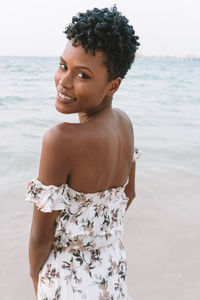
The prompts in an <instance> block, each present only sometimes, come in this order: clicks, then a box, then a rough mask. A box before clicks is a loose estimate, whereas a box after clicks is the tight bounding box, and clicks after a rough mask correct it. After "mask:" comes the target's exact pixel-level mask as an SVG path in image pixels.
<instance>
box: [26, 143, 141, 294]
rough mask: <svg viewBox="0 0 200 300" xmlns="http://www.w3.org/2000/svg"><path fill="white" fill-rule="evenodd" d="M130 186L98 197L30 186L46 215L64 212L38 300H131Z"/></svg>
mask: <svg viewBox="0 0 200 300" xmlns="http://www.w3.org/2000/svg"><path fill="white" fill-rule="evenodd" d="M136 149H137V148H136ZM135 153H136V154H137V152H136V151H135ZM136 158H137V157H136ZM127 183H128V179H127V181H126V183H125V184H124V185H123V186H120V187H115V188H110V189H108V190H105V191H102V192H96V193H83V192H78V191H75V190H73V189H72V188H70V187H69V186H68V185H67V184H63V185H61V186H59V187H57V186H54V185H48V186H46V185H44V184H42V183H41V182H40V181H39V180H38V178H34V179H33V180H31V181H30V182H29V183H28V188H27V192H26V199H25V200H26V201H31V202H34V203H35V204H36V206H37V208H38V209H39V210H40V211H42V212H44V213H50V212H52V211H53V210H59V214H58V215H57V218H56V230H55V237H54V241H53V244H52V248H51V251H50V254H49V256H48V258H47V260H46V261H45V263H44V265H43V266H42V268H41V270H40V272H39V280H38V295H37V299H38V300H57V299H59V300H80V299H87V300H122V299H125V300H131V298H130V297H129V296H128V292H127V263H126V252H125V248H124V244H123V239H122V234H123V219H124V215H125V210H126V206H127V202H128V200H129V198H128V197H126V195H125V193H124V188H125V186H126V184H127Z"/></svg>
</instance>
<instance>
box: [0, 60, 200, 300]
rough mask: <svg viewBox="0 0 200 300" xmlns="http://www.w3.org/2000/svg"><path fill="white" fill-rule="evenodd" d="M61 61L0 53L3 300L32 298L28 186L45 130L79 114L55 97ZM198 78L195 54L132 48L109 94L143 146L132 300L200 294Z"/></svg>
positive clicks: (132, 242)
mask: <svg viewBox="0 0 200 300" xmlns="http://www.w3.org/2000/svg"><path fill="white" fill-rule="evenodd" d="M57 67H58V58H56V57H0V146H1V147H0V195H1V201H0V211H1V218H0V228H1V235H0V236H1V237H0V242H1V245H2V246H1V250H0V264H1V270H0V277H1V279H2V280H1V282H0V290H1V293H2V295H1V299H3V300H11V299H20V300H25V299H31V300H32V299H34V295H33V289H32V285H31V282H30V280H29V279H28V272H29V271H28V254H27V253H28V250H27V249H28V236H29V230H30V222H31V213H32V207H31V205H30V204H29V203H25V201H24V196H25V189H26V185H27V181H28V180H29V179H31V178H33V177H35V176H36V175H37V174H38V167H39V159H40V151H41V142H42V137H43V135H44V133H45V131H46V130H47V129H48V128H50V127H52V126H54V125H56V124H58V123H60V122H64V121H67V122H78V118H77V116H76V115H75V114H74V115H63V114H60V113H59V112H57V111H56V109H55V107H54V103H55V95H56V89H55V87H54V73H55V71H56V69H57ZM199 78H200V60H198V59H193V60H192V59H188V60H183V59H177V58H162V59H161V58H150V57H149V58H147V57H146V58H137V59H136V60H135V63H134V64H133V66H132V68H131V70H130V71H129V73H128V74H127V77H126V78H125V80H124V81H123V82H122V84H121V87H120V88H119V90H118V92H117V93H116V95H115V97H114V100H113V107H118V108H120V109H122V110H124V111H125V112H126V113H127V114H128V115H129V117H130V119H131V120H132V123H133V127H134V134H135V147H137V148H139V150H140V152H141V153H142V155H141V157H140V158H139V159H138V160H137V163H136V164H137V166H136V199H135V200H134V204H133V205H132V207H130V209H129V212H128V216H127V218H126V228H127V231H126V232H127V233H126V237H125V242H126V246H127V253H128V257H129V261H128V265H129V270H130V271H129V272H130V276H129V286H130V294H131V295H132V296H133V297H134V298H135V299H136V300H146V299H148V300H160V299H162V300H168V299H174V300H180V299H181V300H189V299H191V297H192V299H200V291H199V280H200V261H199V247H200V243H199V236H200V213H199V212H200V196H199V195H200V189H199V182H200V84H199ZM130 227H131V232H130ZM133 249H134V251H133ZM166 262H167V264H166ZM13 268H14V269H13ZM19 268H20V270H22V273H21V277H19V278H18V276H17V277H16V276H13V274H17V270H18V269H19ZM163 270H164V272H163ZM10 286H12V289H10ZM144 287H145V288H144ZM155 295H156V296H155Z"/></svg>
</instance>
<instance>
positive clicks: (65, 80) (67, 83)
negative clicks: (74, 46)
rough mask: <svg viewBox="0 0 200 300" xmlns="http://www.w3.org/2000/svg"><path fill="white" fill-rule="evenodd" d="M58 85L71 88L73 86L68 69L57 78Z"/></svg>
mask: <svg viewBox="0 0 200 300" xmlns="http://www.w3.org/2000/svg"><path fill="white" fill-rule="evenodd" d="M59 85H60V87H62V88H66V89H72V87H73V78H72V75H71V74H70V72H69V71H65V72H64V73H63V74H62V75H61V76H60V80H59Z"/></svg>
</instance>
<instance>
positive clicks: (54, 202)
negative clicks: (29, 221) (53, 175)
mask: <svg viewBox="0 0 200 300" xmlns="http://www.w3.org/2000/svg"><path fill="white" fill-rule="evenodd" d="M25 201H29V202H33V203H35V204H36V206H37V208H38V210H40V211H42V212H52V211H53V210H63V209H65V208H66V207H68V206H69V197H68V185H67V184H62V185H61V186H55V185H44V184H43V183H42V182H40V181H39V179H38V178H34V179H33V180H31V181H29V182H28V186H27V191H26V196H25Z"/></svg>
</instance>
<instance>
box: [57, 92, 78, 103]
mask: <svg viewBox="0 0 200 300" xmlns="http://www.w3.org/2000/svg"><path fill="white" fill-rule="evenodd" d="M58 95H59V97H61V98H62V99H66V100H69V101H70V100H71V101H72V100H73V101H74V100H76V99H74V98H71V97H68V96H65V95H63V94H61V93H60V92H58Z"/></svg>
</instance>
